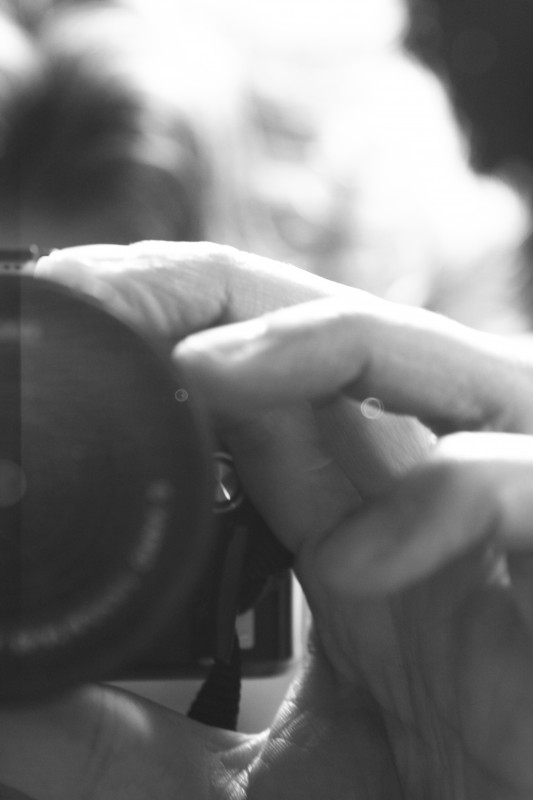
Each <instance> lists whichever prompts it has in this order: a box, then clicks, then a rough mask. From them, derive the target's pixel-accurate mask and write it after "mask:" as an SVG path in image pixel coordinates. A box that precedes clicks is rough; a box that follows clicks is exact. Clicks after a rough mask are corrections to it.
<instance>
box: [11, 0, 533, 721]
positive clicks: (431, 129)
mask: <svg viewBox="0 0 533 800" xmlns="http://www.w3.org/2000/svg"><path fill="white" fill-rule="evenodd" d="M441 5H442V4H439V3H437V4H435V3H433V2H430V0H428V2H423V1H422V0H421V1H420V2H414V0H413V2H411V3H409V4H407V3H404V2H402V0H130V1H129V2H128V1H127V0H124V1H123V2H120V1H119V0H117V1H116V2H112V0H107V2H104V1H103V0H77V1H76V0H64V1H63V2H61V0H56V2H54V0H0V239H1V242H2V244H3V245H4V246H6V245H16V244H28V243H36V244H38V245H40V246H42V247H58V246H68V245H72V244H81V243H90V242H130V241H136V240H139V239H150V238H154V239H172V240H174V239H184V240H201V239H209V240H213V241H217V242H223V243H227V244H231V245H235V246H237V247H239V248H242V249H246V250H251V251H254V252H257V253H260V254H263V255H266V256H269V257H272V258H277V259H280V260H284V261H289V262H292V263H295V264H297V265H299V266H301V267H303V268H305V269H308V270H310V271H313V272H316V273H319V274H322V275H324V276H326V277H328V278H332V279H334V280H337V281H340V282H342V283H345V284H347V285H353V286H357V287H360V288H363V289H366V290H368V291H371V292H374V293H377V294H379V295H381V296H383V297H387V298H390V299H392V300H395V301H398V302H402V303H407V304H412V305H416V306H424V307H427V308H430V309H434V310H437V311H440V312H442V313H445V314H448V315H450V316H452V317H454V318H456V319H458V320H460V321H462V322H465V323H467V324H470V325H473V326H476V327H479V328H482V329H485V330H490V331H494V332H501V333H506V334H507V333H509V334H513V333H520V332H523V331H526V330H528V329H529V326H530V322H529V306H528V302H529V301H528V299H527V297H528V295H527V291H526V289H527V286H528V285H529V273H528V267H527V263H526V261H525V258H524V252H525V246H524V245H525V243H527V241H528V234H529V228H530V217H529V210H528V203H527V200H528V194H529V189H528V186H529V184H528V180H527V179H528V173H527V169H526V167H525V166H524V163H523V162H520V160H517V159H514V160H512V159H511V160H510V161H509V163H506V162H505V160H504V159H500V160H499V161H498V163H495V162H493V163H490V164H488V166H489V167H490V169H482V168H480V166H479V165H478V164H476V159H475V158H474V157H473V156H475V152H474V153H473V151H472V148H473V147H474V146H475V142H474V140H473V139H472V137H471V136H470V130H469V128H468V126H467V125H466V124H465V119H463V118H462V117H461V118H460V119H461V122H459V121H458V119H459V117H458V112H457V107H456V105H455V104H454V103H452V100H453V97H452V95H451V94H450V91H449V88H448V83H447V81H446V80H445V79H443V78H442V76H438V75H437V73H436V72H435V71H434V69H433V67H434V66H435V65H434V64H432V63H431V59H430V58H426V57H424V58H423V59H422V57H423V56H427V54H428V52H429V53H430V54H431V52H433V51H432V43H435V42H438V41H440V40H439V35H438V31H439V27H438V26H439V20H440V16H439V15H440V14H441ZM451 5H452V6H453V5H454V4H453V3H452V4H451ZM466 5H471V6H475V5H476V4H475V3H470V4H468V3H467V4H466ZM413 31H415V32H416V33H417V37H416V45H417V46H415V45H414V44H413V42H414V38H413V36H412V33H413ZM436 31H437V33H436ZM454 37H455V38H454V39H453V42H452V45H453V46H452V47H451V50H450V52H451V53H452V56H453V58H452V61H453V64H454V65H455V68H456V71H458V72H459V73H460V75H465V76H466V77H467V78H468V79H471V78H472V77H474V78H475V77H476V76H477V77H479V76H481V77H484V76H486V75H487V74H488V73H490V71H491V69H492V68H493V66H494V64H495V63H497V61H498V58H500V57H501V55H502V54H501V53H500V51H499V50H498V46H499V45H498V42H497V41H496V39H495V38H494V36H493V35H492V34H490V33H489V32H488V31H487V30H486V29H485V28H483V26H482V25H481V26H480V25H478V26H477V27H476V26H475V25H473V24H472V23H471V22H470V23H469V22H468V21H467V22H465V23H464V24H463V27H459V28H458V29H457V30H455V33H454ZM421 42H422V44H424V47H420V46H418V45H420V43H421ZM407 44H409V47H408V46H407ZM415 51H416V55H415V54H414V53H415ZM456 77H457V76H456ZM459 77H460V76H459ZM482 166H483V165H482ZM485 166H487V165H485ZM298 603H300V600H298ZM295 613H296V616H297V618H298V625H297V631H298V632H297V638H298V643H297V644H298V647H297V649H299V648H301V647H303V646H304V644H305V637H306V630H307V620H306V615H305V612H304V611H302V609H301V608H300V606H299V605H298V608H297V609H296V611H295ZM293 672H294V670H293V669H291V670H289V671H288V672H287V673H286V674H284V675H282V676H278V677H275V678H270V679H268V680H266V679H255V680H248V681H246V682H245V686H244V697H243V710H242V714H241V724H240V728H241V730H245V731H255V730H260V729H262V728H263V727H264V726H266V725H267V724H268V723H269V722H270V721H271V718H272V715H273V714H274V712H275V710H276V708H277V706H278V704H279V702H280V700H281V698H282V697H283V695H284V693H285V691H286V688H287V686H288V684H289V682H290V680H291V678H292V675H293ZM197 687H198V683H197V682H194V681H192V682H180V683H179V684H178V683H176V682H174V681H170V682H168V681H165V682H158V683H156V684H142V685H141V684H138V685H136V686H135V688H136V689H137V690H138V691H141V692H143V693H145V694H147V695H148V696H151V697H153V698H154V699H156V700H158V701H159V702H162V703H164V704H167V705H170V706H171V707H174V708H178V709H179V710H185V708H186V707H187V705H188V702H189V699H190V698H191V697H192V696H193V695H194V693H195V691H196V689H197Z"/></svg>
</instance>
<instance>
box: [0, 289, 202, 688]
mask: <svg viewBox="0 0 533 800" xmlns="http://www.w3.org/2000/svg"><path fill="white" fill-rule="evenodd" d="M0 381H1V382H0V702H2V703H9V702H20V701H24V700H32V699H35V698H37V697H40V696H45V695H48V694H50V693H51V692H54V691H58V690H61V689H63V688H67V687H69V686H72V685H73V684H75V683H79V682H83V681H85V680H93V679H99V678H105V677H107V676H109V675H113V674H114V673H116V672H117V671H118V670H119V669H120V667H121V666H122V665H123V664H125V663H127V662H128V661H130V660H131V659H132V658H133V657H134V655H135V654H136V653H138V652H139V651H140V650H142V648H143V647H145V646H146V645H147V643H148V642H149V641H150V640H151V639H152V638H153V637H154V636H156V635H157V633H158V632H159V631H160V630H161V629H163V627H164V625H165V623H166V621H167V619H168V617H169V615H170V614H173V615H174V616H175V615H176V613H177V610H180V612H181V613H183V614H187V613H188V609H189V608H190V605H191V602H192V596H193V594H194V589H195V587H196V586H197V585H198V582H199V581H200V578H201V573H202V565H203V564H204V562H205V560H206V559H207V558H208V553H209V541H210V527H211V505H212V496H213V485H212V471H211V459H210V455H209V453H210V445H209V442H208V440H207V435H206V428H207V426H206V424H205V421H204V420H203V418H202V415H201V413H200V412H199V410H198V407H197V403H196V402H194V403H193V401H192V400H191V398H190V395H189V399H188V400H187V401H186V402H183V401H181V402H179V401H178V400H177V399H176V392H177V390H178V389H180V388H182V387H183V380H182V379H181V377H180V375H179V374H177V372H176V371H175V370H174V369H173V367H172V366H171V363H170V359H169V358H168V357H167V354H166V353H162V352H160V351H159V349H158V348H157V347H156V346H155V345H154V344H152V343H151V342H149V341H147V340H146V338H145V337H144V336H143V335H142V334H141V333H140V332H138V331H137V330H136V329H134V328H133V327H131V326H130V325H129V324H127V323H126V322H124V321H123V320H121V319H118V318H117V317H116V316H114V315H113V314H111V313H109V311H107V310H106V309H104V308H103V307H102V306H101V305H100V304H99V303H97V302H94V301H92V300H89V299H87V298H86V297H84V296H82V295H80V294H78V293H76V292H72V291H71V290H69V289H67V288H65V287H63V286H60V285H58V284H56V283H54V282H50V281H47V280H43V279H37V278H34V277H32V276H30V275H24V274H5V275H2V276H1V277H0ZM178 396H179V397H180V398H182V397H183V393H181V394H179V393H178Z"/></svg>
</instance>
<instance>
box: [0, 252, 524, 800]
mask: <svg viewBox="0 0 533 800" xmlns="http://www.w3.org/2000/svg"><path fill="white" fill-rule="evenodd" d="M89 252H90V251H89V250H88V249H83V250H80V251H79V252H78V253H76V252H75V251H74V252H73V253H71V254H70V256H69V254H68V253H67V254H66V261H65V260H63V263H61V261H59V262H58V263H57V264H56V265H55V266H54V265H53V264H50V270H51V271H53V272H54V274H55V277H56V278H61V279H62V280H67V281H71V282H72V281H73V282H75V283H76V284H78V285H80V286H81V287H82V288H84V289H85V290H86V291H91V292H95V293H97V294H99V295H105V299H106V302H109V303H111V304H112V305H115V307H116V308H120V309H121V310H122V312H123V313H126V314H128V315H133V316H134V317H135V318H136V320H137V322H139V323H140V324H143V326H144V327H145V328H146V329H149V328H150V329H152V330H157V333H158V335H160V336H165V337H169V338H170V339H172V340H173V341H177V340H179V339H182V337H183V336H184V335H186V334H188V333H190V332H191V331H201V330H202V329H203V328H206V327H207V328H209V327H211V326H213V325H214V324H219V323H221V322H224V323H233V322H235V321H239V320H242V319H249V318H255V317H256V316H258V315H260V314H263V313H264V312H265V311H271V310H272V309H276V308H279V307H287V306H293V305H294V304H296V303H299V304H301V305H297V306H295V307H294V308H292V307H291V308H285V309H284V310H282V311H280V312H278V313H275V314H273V315H272V316H269V317H266V318H265V317H262V318H261V321H260V322H259V323H244V324H241V325H236V326H231V325H228V326H227V327H225V328H221V329H220V328H219V329H215V330H210V331H207V332H206V333H199V334H198V335H197V336H196V337H191V338H189V339H187V340H185V341H183V342H182V343H181V344H180V345H179V346H178V348H177V350H176V352H175V356H176V360H177V362H178V364H179V365H181V368H182V369H183V370H185V371H186V373H187V374H188V375H189V376H190V379H191V381H192V383H193V384H194V385H195V386H196V387H197V389H198V390H200V389H202V391H203V393H204V394H205V396H206V397H208V398H210V399H212V401H213V404H212V405H213V407H212V412H213V415H214V416H215V417H216V419H217V424H218V425H219V427H220V429H221V431H222V433H223V435H224V437H225V438H226V440H227V441H229V443H230V444H231V446H232V448H233V452H234V455H235V457H236V459H237V461H238V465H239V469H240V472H241V476H242V477H243V480H245V482H246V484H247V489H248V491H249V492H250V493H251V494H252V495H253V496H254V499H255V500H256V502H257V503H258V505H260V507H261V509H262V511H263V513H264V514H265V516H267V517H268V519H269V520H270V522H271V524H272V525H273V526H274V527H275V529H276V532H277V533H278V535H279V536H280V537H281V538H282V539H283V541H284V542H285V543H286V544H288V545H289V546H291V547H292V549H293V550H294V551H295V553H296V563H297V571H298V575H299V577H300V580H301V581H302V584H303V586H304V588H305V590H306V593H307V596H308V599H309V601H310V603H311V606H312V608H313V612H314V616H315V630H316V633H315V648H316V654H315V655H314V657H313V658H312V659H311V661H310V665H309V668H308V670H307V672H306V674H305V675H304V676H303V678H302V680H301V682H300V683H299V685H298V686H297V687H295V690H294V694H293V695H292V697H290V698H289V699H288V701H287V703H286V704H285V706H284V708H282V710H281V711H280V715H279V716H278V719H277V720H276V722H275V724H274V726H273V728H272V730H271V731H270V732H266V733H265V734H264V735H262V736H260V737H251V738H245V737H240V736H239V735H232V734H226V733H224V732H211V731H207V730H206V729H204V728H202V727H201V726H195V725H194V724H193V723H190V721H187V720H181V719H180V718H175V717H174V716H173V715H170V714H169V712H166V711H163V710H160V709H157V708H154V707H152V706H150V705H149V704H144V703H142V702H140V701H137V700H134V699H132V698H128V697H126V696H124V695H115V694H112V693H110V691H109V690H97V689H92V690H85V692H82V693H81V694H77V695H75V696H73V697H72V698H70V699H69V700H65V701H63V702H62V703H60V704H55V705H53V706H50V707H47V708H44V709H35V710H33V711H28V712H25V713H16V714H10V715H4V731H6V734H9V739H8V740H7V741H8V742H14V743H15V744H13V746H12V747H11V748H9V747H8V748H3V749H2V754H0V776H2V778H3V779H4V780H5V781H6V783H11V784H12V785H14V786H17V787H19V788H21V789H24V790H26V791H28V792H30V794H31V793H35V796H42V797H48V796H53V797H55V798H58V797H60V796H61V795H60V794H59V793H58V791H62V790H61V789H60V788H58V781H59V782H60V781H61V777H60V776H61V775H63V774H66V775H67V776H68V775H70V777H71V781H70V784H68V785H67V784H65V785H67V788H66V789H65V793H64V795H63V796H65V797H67V796H68V797H76V796H82V795H83V793H85V796H86V795H87V794H89V796H93V797H97V798H105V797H107V796H109V797H111V796H112V797H114V798H117V797H120V796H121V795H120V791H123V796H128V797H131V796H133V795H132V793H131V786H132V784H131V783H128V782H130V781H132V780H134V785H135V786H136V787H137V791H138V796H139V797H145V796H146V797H151V798H153V797H156V798H161V799H163V798H165V797H167V796H168V797H170V796H173V797H174V796H175V794H176V787H179V786H180V785H181V786H182V787H185V786H186V787H187V791H185V796H187V797H194V796H198V797H202V796H207V788H206V786H205V783H204V784H202V780H201V776H202V775H209V776H211V777H210V780H211V781H212V782H213V783H215V784H216V787H217V788H218V789H219V794H220V796H221V797H222V796H224V795H223V792H224V791H226V792H227V795H226V796H231V797H233V796H234V797H241V796H242V797H248V798H250V800H252V799H253V798H268V797H280V798H283V797H291V798H300V797H302V798H303V797H306V798H315V797H316V798H319V797H320V798H322V797H325V796H338V797H351V796H354V795H355V794H356V792H359V796H361V797H368V798H378V797H382V796H383V797H387V798H394V797H396V796H397V797H400V796H409V797H411V798H415V800H416V798H422V797H423V798H430V800H431V798H433V797H435V798H437V797H439V798H441V797H450V798H452V797H453V798H455V797H469V798H477V797H479V796H482V797H486V798H489V800H490V798H492V797H494V798H496V797H498V798H499V800H501V798H506V797H509V798H511V797H512V798H515V797H520V798H521V797H524V798H525V797H529V796H530V791H531V773H530V766H529V762H530V761H531V759H530V758H529V740H530V738H531V732H530V731H529V721H528V720H529V717H530V713H529V709H530V708H531V680H530V679H529V675H528V674H527V670H528V669H529V670H530V669H531V665H530V664H529V663H528V659H529V653H528V647H529V645H527V642H528V624H529V619H530V617H529V613H528V612H529V609H528V602H527V598H528V592H527V589H524V584H525V582H524V581H523V580H521V577H523V572H524V569H525V570H527V558H526V559H525V560H524V559H521V561H520V562H518V564H517V560H516V558H515V556H514V555H512V556H511V557H509V556H508V557H507V561H506V562H505V563H502V561H503V559H502V557H501V555H500V553H499V551H500V550H501V551H502V552H503V551H506V550H514V549H518V550H526V552H527V547H528V535H527V530H526V528H527V525H526V524H525V523H524V520H527V516H528V505H527V491H526V487H527V479H528V472H529V469H530V461H529V458H528V453H527V448H528V445H529V442H530V440H529V438H528V437H518V436H509V437H508V436H503V435H501V434H500V435H499V436H495V435H494V434H492V435H488V434H483V433H477V434H475V435H472V436H471V437H470V438H465V437H463V438H461V437H459V438H456V437H455V438H454V437H448V438H444V439H442V440H441V443H440V444H439V445H438V446H437V447H433V446H432V440H431V438H430V437H428V436H427V432H426V429H425V428H423V427H422V426H421V425H419V424H416V423H415V422H413V421H412V420H411V419H409V418H403V417H402V418H395V417H392V418H391V417H389V416H382V417H380V418H379V419H376V420H369V419H367V418H366V417H365V416H363V415H362V414H361V406H360V404H359V402H354V400H353V398H354V397H356V398H359V400H361V399H364V398H365V397H369V396H374V397H379V398H380V399H381V400H382V401H383V402H384V403H385V405H386V408H387V411H389V410H390V411H398V412H401V413H402V414H403V413H412V414H414V415H418V416H419V417H421V418H423V419H425V420H426V421H431V422H432V424H434V425H435V426H436V427H438V428H439V429H442V427H443V423H444V424H446V425H447V426H448V428H449V429H452V430H453V429H454V428H456V429H459V430H464V429H466V428H469V427H476V428H482V427H483V426H484V425H493V426H494V427H496V428H501V429H505V430H507V429H509V430H512V431H524V432H526V433H527V432H529V427H530V423H529V414H528V410H527V408H528V405H530V400H531V398H530V397H529V394H530V392H531V390H530V388H529V385H528V384H529V379H528V370H529V367H528V365H527V362H524V363H523V364H522V363H520V362H519V363H516V359H513V358H512V357H511V356H510V355H509V354H508V353H506V352H505V351H504V348H503V347H502V346H501V342H500V341H499V340H494V341H492V340H490V339H489V338H488V337H484V336H480V335H479V336H476V335H473V334H472V333H471V332H468V331H466V330H465V329H462V328H461V327H460V326H456V325H453V324H451V323H446V322H444V321H441V320H439V318H435V317H433V316H432V315H428V314H423V313H417V312H414V311H413V310H408V311H402V309H395V308H394V307H391V306H390V305H389V304H386V303H383V302H381V301H378V300H375V299H373V298H370V297H368V296H367V295H364V294H362V293H359V292H356V291H354V290H347V289H345V288H344V287H342V288H341V287H337V286H335V285H334V284H329V283H328V282H326V281H322V280H320V279H317V278H314V277H312V276H309V275H307V274H305V273H300V272H299V271H297V270H292V269H291V268H288V267H285V266H284V265H275V264H272V263H271V262H267V261H265V260H263V259H257V258H254V257H251V256H245V255H243V254H237V253H236V252H235V251H231V250H228V249H224V248H223V249H220V248H216V247H211V248H209V247H206V246H199V245H198V246H190V245H189V246H185V245H184V246H172V245H168V244H165V245H154V244H151V245H144V246H140V247H139V246H137V247H135V248H130V249H129V250H127V251H126V250H124V249H123V248H120V249H117V250H113V252H112V253H111V252H109V251H108V252H107V253H102V252H101V251H100V255H99V257H97V258H96V263H88V264H87V265H86V266H84V265H83V263H82V264H80V263H79V259H80V258H81V259H82V261H83V259H85V258H87V255H88V254H89ZM92 253H93V254H95V255H96V256H98V253H97V251H95V250H93V251H92ZM69 258H70V267H69V266H68V262H69ZM73 266H75V268H76V269H75V270H73V269H72V267H73ZM317 298H326V300H317ZM308 301H311V302H308ZM502 351H503V352H502ZM428 375H431V378H432V379H431V380H428ZM506 385H507V387H508V388H507V391H511V400H512V402H511V403H509V396H507V395H506V393H505V386H506ZM517 389H519V393H518V394H517V391H516V390H517ZM215 390H216V391H215ZM515 397H517V399H514V400H513V398H515ZM502 444H505V445H506V447H507V451H506V455H505V458H503V459H502V458H501V457H500V456H499V453H500V447H501V445H502ZM430 451H431V452H430ZM502 487H503V491H502ZM506 487H507V488H506ZM474 489H475V492H474ZM511 491H512V492H514V497H513V498H511V500H509V502H508V503H507V505H505V504H504V503H503V501H502V499H501V498H502V497H503V498H508V497H509V493H510V492H511ZM478 507H480V508H481V511H479V510H478ZM452 512H453V514H452ZM521 515H522V516H521ZM495 521H496V522H497V523H498V525H496V522H495ZM520 523H521V524H520ZM515 576H516V579H515ZM511 577H512V581H511V580H510V578H511ZM504 670H505V671H504ZM502 675H504V676H505V678H506V680H505V681H502V679H501V676H502ZM496 686H499V687H500V690H499V693H496V692H495V687H496ZM517 697H520V703H518V702H515V701H516V698H517ZM489 701H490V703H489ZM75 720H78V723H77V725H76V724H74V721H75ZM502 730H505V740H504V742H503V743H502V741H501V737H502ZM73 732H74V734H73ZM111 732H114V733H115V734H119V735H112V733H111ZM43 734H46V740H45V741H46V743H47V744H48V746H49V748H50V750H51V751H52V753H53V755H54V759H52V758H49V759H48V760H47V759H46V758H45V759H42V758H41V760H40V761H38V760H36V754H39V753H40V754H41V757H42V753H43V748H44V751H45V750H46V748H45V744H44V741H43ZM204 738H206V739H207V740H208V747H206V746H205V742H203V744H202V746H201V747H200V746H198V745H199V742H200V741H203V739H204ZM91 743H92V746H91ZM195 743H196V746H197V747H196V750H195ZM180 747H181V751H180V750H179V748H180ZM178 752H180V753H183V754H184V758H183V759H182V758H181V757H177V755H176V754H177V753H178ZM191 752H196V756H197V758H196V760H195V761H194V765H195V767H196V766H197V765H198V770H199V771H198V772H195V769H193V770H191V769H190V768H188V767H190V764H191V758H190V756H191ZM187 756H188V757H187ZM200 765H201V767H200ZM4 776H5V777H4ZM132 776H133V777H132ZM195 776H196V778H195ZM188 780H190V783H187V781H188ZM195 780H196V783H195V782H194V781H195ZM180 781H181V784H180ZM110 787H111V788H110ZM76 791H77V792H78V794H76ZM194 791H196V795H195V794H194ZM38 792H40V794H38ZM91 792H92V795H91V794H90V793H91ZM106 792H107V794H106ZM172 792H173V793H172ZM232 792H233V794H231V793H232Z"/></svg>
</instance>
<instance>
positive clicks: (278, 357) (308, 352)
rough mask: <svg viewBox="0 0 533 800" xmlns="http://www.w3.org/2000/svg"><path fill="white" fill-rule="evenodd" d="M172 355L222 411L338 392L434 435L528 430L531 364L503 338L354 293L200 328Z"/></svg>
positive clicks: (532, 407) (531, 424) (531, 425)
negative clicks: (421, 424)
mask: <svg viewBox="0 0 533 800" xmlns="http://www.w3.org/2000/svg"><path fill="white" fill-rule="evenodd" d="M176 357H177V359H178V360H179V361H180V363H181V364H184V365H186V366H187V367H188V368H189V369H190V370H191V371H193V372H194V374H195V376H196V377H197V378H198V380H199V381H201V384H202V385H203V386H204V388H205V390H206V391H207V392H209V391H211V390H212V389H213V388H214V387H215V386H216V402H218V403H219V404H220V406H221V407H223V406H224V405H225V404H235V402H238V403H240V404H241V405H242V406H243V407H245V406H246V407H250V405H252V406H255V407H263V406H268V405H270V406H273V405H282V404H284V403H287V402H295V401H297V400H299V399H302V398H306V399H312V400H314V401H317V402H320V401H324V400H327V399H328V398H330V397H332V396H335V395H336V394H337V393H338V392H340V391H343V392H345V393H347V394H349V395H351V396H353V397H356V398H358V399H359V400H360V401H362V402H364V403H365V404H366V406H367V408H370V409H371V408H372V403H373V404H374V407H377V409H378V410H379V409H384V410H386V411H392V412H395V413H400V414H412V415H415V416H417V417H418V418H419V419H422V420H423V421H425V422H429V424H431V425H432V427H434V429H436V430H438V432H443V431H446V430H448V431H449V430H472V429H483V428H486V427H489V428H493V429H497V430H509V431H523V432H527V431H529V430H532V429H533V403H532V402H531V401H532V395H533V370H532V363H531V360H530V359H528V358H526V357H523V355H522V353H521V352H520V351H517V349H516V345H515V344H514V343H513V342H512V341H510V340H507V339H504V338H500V337H495V336H492V335H488V334H483V333H480V332H477V331H474V330H472V329H469V328H467V327H465V326H463V325H460V324H458V323H455V322H453V321H451V320H448V319H445V318H444V317H440V316H439V315H436V314H432V313H430V312H427V311H423V310H421V309H414V308H409V307H404V306H399V305H395V304H392V303H388V302H386V301H381V300H378V299H376V298H369V297H368V296H365V295H362V294H353V293H351V294H349V295H346V296H345V297H342V298H339V297H335V298H327V299H321V300H316V301H311V302H308V303H303V304H301V305H297V306H295V307H291V308H285V309H282V310H279V311H276V312H273V313H271V314H267V315H265V316H263V317H262V318H261V319H260V320H259V321H252V322H243V323H241V324H239V325H233V326H227V327H225V328H223V329H222V330H220V331H219V330H217V331H214V330H211V331H205V332H202V333H199V334H197V335H196V336H191V337H189V338H187V339H186V340H185V341H183V342H182V343H181V344H180V345H179V346H178V348H177V350H176ZM237 388H238V391H237ZM369 404H370V405H369Z"/></svg>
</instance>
